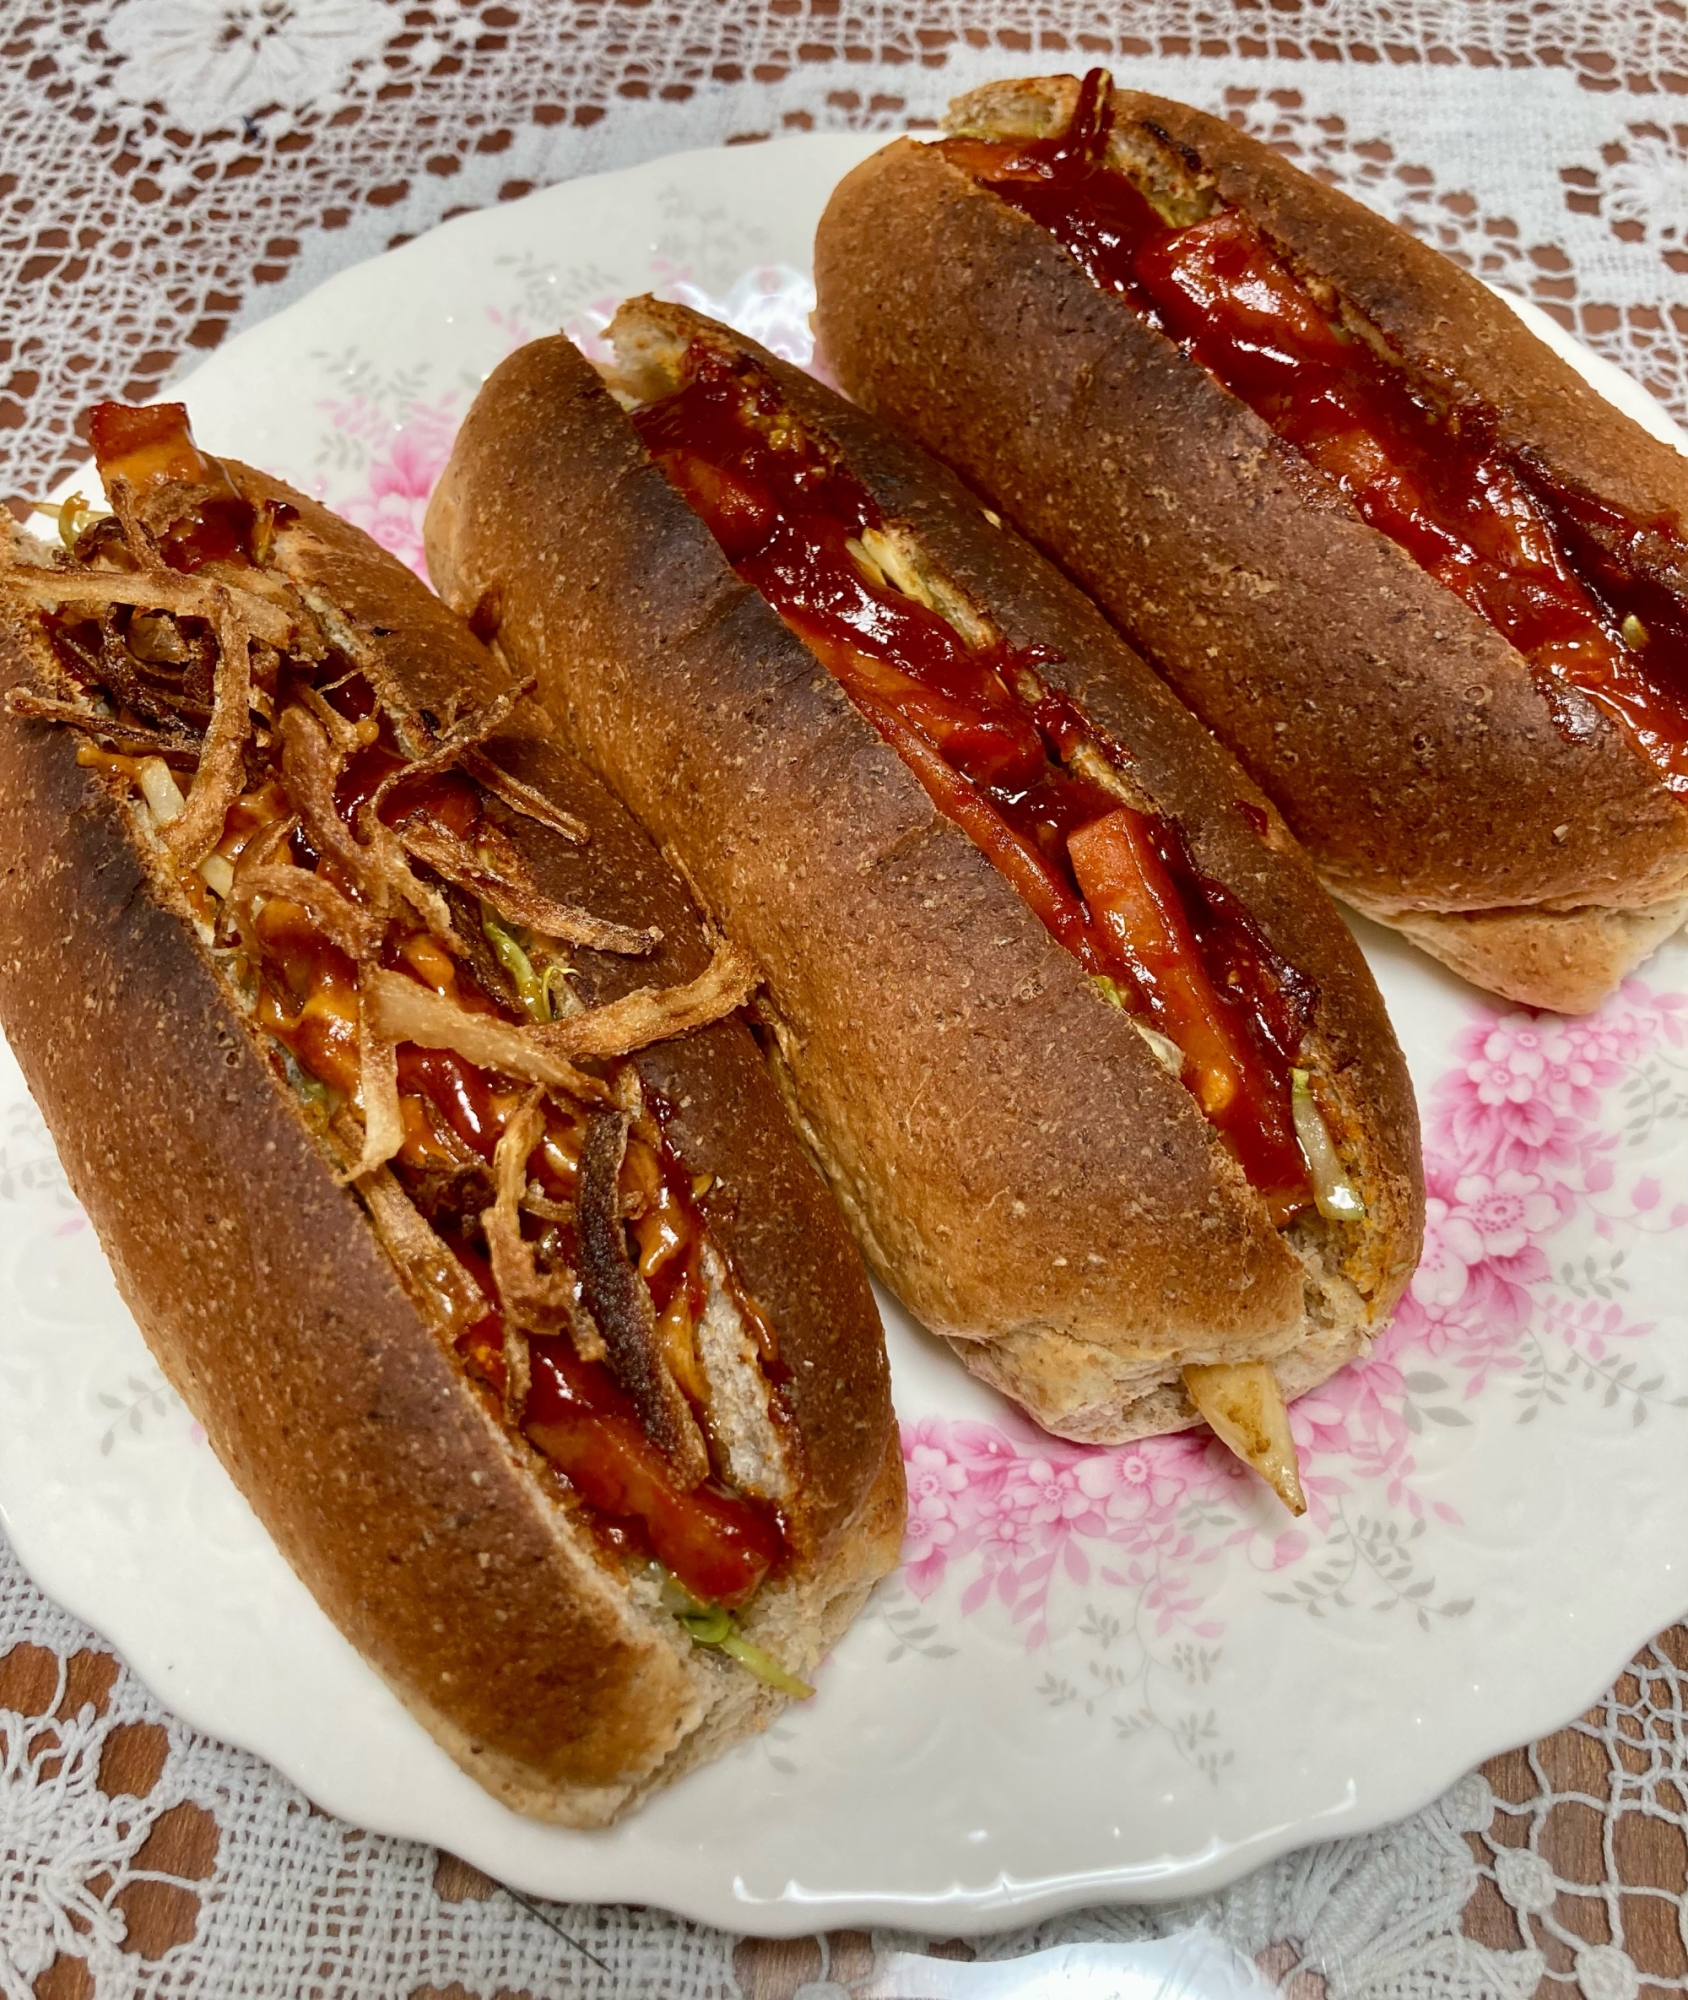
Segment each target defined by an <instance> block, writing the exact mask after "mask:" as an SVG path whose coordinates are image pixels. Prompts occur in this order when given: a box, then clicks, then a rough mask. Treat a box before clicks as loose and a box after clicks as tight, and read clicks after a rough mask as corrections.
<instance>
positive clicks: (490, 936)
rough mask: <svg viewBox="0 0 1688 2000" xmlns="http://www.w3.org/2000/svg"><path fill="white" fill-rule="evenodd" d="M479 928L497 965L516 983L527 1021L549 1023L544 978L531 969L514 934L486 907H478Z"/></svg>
mask: <svg viewBox="0 0 1688 2000" xmlns="http://www.w3.org/2000/svg"><path fill="white" fill-rule="evenodd" d="M481 929H482V930H483V931H484V932H485V933H486V941H487V943H488V944H490V945H491V946H492V949H493V951H494V953H495V954H496V956H497V959H498V962H499V964H500V965H502V966H503V968H504V970H505V971H506V972H507V973H509V975H510V977H511V978H512V979H513V980H514V981H515V983H516V998H517V999H518V1000H520V1001H521V1003H522V1012H523V1013H524V1014H525V1015H526V1016H527V1017H528V1019H529V1020H530V1021H549V1020H550V1019H551V1018H552V1016H551V992H550V982H549V979H548V978H542V977H541V976H540V975H539V974H538V973H537V972H535V970H534V969H533V960H532V959H531V958H529V957H528V955H527V951H526V948H525V947H524V946H523V944H522V942H521V940H520V939H519V938H518V937H517V936H516V934H515V932H514V931H512V930H509V929H507V928H506V927H505V925H504V923H503V922H502V921H501V920H500V918H499V917H498V915H497V913H496V912H495V911H494V910H493V909H492V907H491V905H490V904H487V903H483V904H482V905H481Z"/></svg>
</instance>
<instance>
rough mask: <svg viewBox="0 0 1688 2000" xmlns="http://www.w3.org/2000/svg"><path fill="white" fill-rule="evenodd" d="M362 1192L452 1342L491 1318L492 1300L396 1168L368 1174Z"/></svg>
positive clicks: (394, 1254) (412, 1284)
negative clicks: (400, 1180)
mask: <svg viewBox="0 0 1688 2000" xmlns="http://www.w3.org/2000/svg"><path fill="white" fill-rule="evenodd" d="M358 1193H359V1195H360V1196H361V1197H362V1199H363V1203H364V1206H365V1207H366V1208H367V1209H368V1210H369V1217H370V1220H371V1221H372V1222H373V1223H374V1224H375V1233H376V1234H377V1235H378V1236H379V1237H380V1239H381V1242H382V1245H383V1246H384V1248H385V1249H386V1252H387V1254H388V1256H389V1257H391V1258H392V1260H393V1262H394V1263H395V1264H396V1265H397V1266H398V1269H399V1272H400V1275H401V1276H402V1277H403V1278H404V1280H405V1283H406V1289H407V1290H408V1291H409V1292H410V1293H411V1295H412V1297H416V1296H417V1295H420V1298H421V1301H422V1302H423V1304H424V1305H425V1307H426V1308H427V1316H428V1317H429V1318H431V1319H433V1320H434V1321H435V1323H436V1324H439V1325H443V1327H444V1328H445V1330H446V1334H447V1337H448V1338H450V1339H455V1337H456V1336H457V1335H458V1334H460V1333H465V1332H467V1331H468V1329H469V1328H470V1327H472V1326H473V1325H474V1324H475V1322H476V1321H477V1320H480V1319H484V1318H485V1317H486V1315H487V1313H488V1311H489V1310H490V1301H489V1300H488V1299H486V1298H485V1297H484V1296H483V1295H482V1293H481V1290H480V1288H479V1286H477V1285H476V1283H475V1281H474V1279H473V1278H471V1277H470V1276H469V1273H468V1272H467V1271H466V1270H464V1268H463V1266H462V1265H461V1264H460V1263H459V1262H458V1261H457V1259H456V1258H455V1257H454V1256H453V1255H452V1254H451V1252H450V1251H449V1250H448V1249H447V1248H446V1246H445V1244H444V1243H443V1242H442V1241H441V1240H440V1238H439V1236H438V1235H437V1234H436V1232H435V1230H434V1228H433V1226H432V1224H430V1223H429V1222H428V1221H427V1220H426V1219H425V1218H424V1217H423V1215H422V1213H421V1211H420V1210H419V1209H417V1208H416V1206H415V1205H414V1204H413V1203H412V1201H411V1199H410V1197H409V1195H407V1194H406V1193H405V1191H404V1189H403V1188H402V1187H401V1186H400V1185H399V1183H398V1180H397V1179H396V1177H395V1176H394V1175H393V1173H392V1171H391V1169H389V1168H387V1167H377V1168H376V1170H375V1171H374V1172H373V1173H371V1174H366V1175H365V1176H364V1178H363V1179H362V1180H360V1181H359V1182H358Z"/></svg>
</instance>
